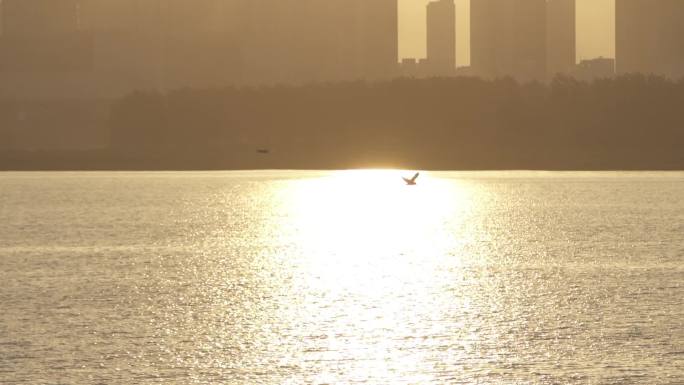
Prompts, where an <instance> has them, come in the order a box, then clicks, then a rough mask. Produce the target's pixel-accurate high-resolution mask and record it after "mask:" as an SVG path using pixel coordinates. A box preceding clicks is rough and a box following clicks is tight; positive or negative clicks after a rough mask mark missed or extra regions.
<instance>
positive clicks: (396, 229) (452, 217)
mask: <svg viewBox="0 0 684 385" xmlns="http://www.w3.org/2000/svg"><path fill="white" fill-rule="evenodd" d="M412 175H413V172H408V171H406V172H405V171H399V170H363V171H343V172H337V173H333V174H331V175H328V176H324V177H321V178H314V179H303V180H297V181H295V182H293V183H292V184H291V185H290V187H289V191H288V194H287V195H288V197H287V199H285V200H284V202H283V203H284V204H285V205H286V206H288V209H287V211H288V212H289V213H290V216H288V217H286V218H283V222H281V226H287V227H289V233H290V234H292V238H293V239H294V240H295V243H296V244H297V247H298V248H299V251H298V253H299V258H300V262H299V264H298V266H299V267H298V270H299V273H298V278H299V282H298V283H297V284H296V285H295V287H294V288H293V290H294V291H296V292H300V293H304V298H303V299H302V301H303V303H302V305H303V306H302V308H303V309H305V310H304V311H301V312H298V317H299V319H298V321H297V323H298V324H302V325H308V327H309V328H310V334H311V335H312V336H315V337H314V338H312V339H311V340H307V341H309V343H310V344H311V346H310V347H308V348H307V351H308V355H307V357H308V359H310V360H312V361H314V362H318V361H323V362H329V361H339V362H344V361H345V360H354V362H356V364H355V365H354V366H355V373H354V375H353V376H352V377H357V378H359V379H360V380H362V379H363V378H393V379H394V380H395V381H397V383H399V382H402V383H403V382H406V383H421V382H425V381H428V380H429V375H427V374H426V373H423V374H422V375H420V376H417V372H416V371H415V370H414V369H415V368H417V367H422V366H424V365H427V362H429V361H430V359H429V357H424V356H423V354H421V353H420V351H412V352H411V351H409V350H406V349H407V347H408V346H411V345H412V344H414V341H413V340H412V338H413V337H409V336H416V334H418V333H416V330H415V329H416V328H417V327H418V326H417V325H415V324H411V323H407V322H406V320H407V315H409V314H415V315H417V316H418V315H419V316H420V317H423V318H425V317H429V314H434V315H435V316H437V315H438V314H439V313H440V312H442V311H443V309H442V307H441V304H444V303H449V304H450V305H449V306H459V307H463V308H465V307H467V300H466V299H465V298H466V296H462V297H454V296H453V295H452V294H450V293H449V292H448V291H445V290H444V288H443V285H444V283H445V280H444V279H440V278H437V277H438V276H439V275H443V274H444V272H442V271H440V269H442V267H444V266H449V267H451V268H453V267H454V266H458V265H459V263H458V261H457V260H456V259H458V258H459V256H458V255H453V254H451V255H449V253H451V252H453V250H454V247H455V243H459V242H462V241H463V238H464V237H465V238H467V237H469V236H470V235H469V233H468V232H467V231H463V228H464V227H465V224H466V222H467V221H468V220H469V217H470V216H471V215H472V211H473V200H472V196H471V195H472V192H471V191H470V189H469V188H468V186H467V185H465V184H461V183H458V181H455V180H453V179H451V180H446V179H440V178H438V177H434V176H431V175H430V174H429V173H423V174H422V175H421V176H420V178H419V179H418V185H416V186H407V185H406V184H405V183H404V181H403V180H402V176H408V177H411V176H412ZM455 233H460V234H455ZM447 259H448V262H445V260H447ZM286 263H287V262H286ZM436 305H437V306H436ZM408 318H409V319H410V317H408ZM441 327H448V324H443V325H441ZM433 332H434V333H436V334H437V335H446V334H447V333H448V332H447V331H446V330H442V331H439V330H433ZM383 357H384V358H383ZM388 357H392V359H391V360H390V361H393V362H392V363H391V365H392V366H393V367H394V368H393V369H390V368H389V367H388V366H387V365H389V364H390V362H389V361H386V359H387V358H388ZM397 365H399V366H400V367H405V368H406V371H405V372H402V373H397V372H396V370H397V369H396V366H397ZM389 371H393V372H394V373H388V372H389ZM426 375H427V377H425V376H426ZM328 380H330V379H327V378H325V376H324V377H322V378H320V381H322V382H323V383H325V382H326V381H328ZM333 382H334V381H333Z"/></svg>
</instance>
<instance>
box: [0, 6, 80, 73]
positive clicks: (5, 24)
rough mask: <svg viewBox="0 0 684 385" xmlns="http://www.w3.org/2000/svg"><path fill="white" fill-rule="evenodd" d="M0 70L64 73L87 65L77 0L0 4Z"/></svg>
mask: <svg viewBox="0 0 684 385" xmlns="http://www.w3.org/2000/svg"><path fill="white" fill-rule="evenodd" d="M0 7H1V10H0V15H1V16H0V17H2V22H1V23H0V24H1V25H2V34H1V35H2V39H1V40H0V71H2V72H36V71H39V72H65V71H77V70H85V69H87V68H88V67H89V65H90V49H91V45H90V41H89V38H88V36H86V35H84V34H82V33H81V28H80V24H79V2H78V0H59V1H55V0H4V1H2V2H0Z"/></svg>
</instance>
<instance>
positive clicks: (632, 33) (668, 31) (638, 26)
mask: <svg viewBox="0 0 684 385" xmlns="http://www.w3.org/2000/svg"><path fill="white" fill-rule="evenodd" d="M615 10H616V42H615V43H616V44H615V45H616V47H615V48H616V67H617V68H616V69H617V72H618V73H623V74H624V73H632V72H641V73H648V74H658V75H663V76H668V77H671V78H680V77H682V76H684V44H682V39H683V37H684V22H683V20H684V1H681V0H616V3H615Z"/></svg>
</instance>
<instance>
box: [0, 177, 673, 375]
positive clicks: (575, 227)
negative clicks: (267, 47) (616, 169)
mask: <svg viewBox="0 0 684 385" xmlns="http://www.w3.org/2000/svg"><path fill="white" fill-rule="evenodd" d="M400 175H401V173H399V172H396V171H363V172H362V171H348V172H333V173H324V172H226V173H3V174H0V383H1V384H43V383H47V384H97V383H102V384H153V383H154V384H157V383H159V384H161V383H163V384H288V383H290V384H309V383H310V384H336V383H343V384H351V383H367V384H449V383H453V384H461V383H464V384H683V383H684V267H683V266H684V174H681V173H637V174H622V173H522V172H518V173H431V174H426V175H423V176H422V177H421V178H422V179H420V182H421V183H420V184H419V185H418V186H415V187H406V186H402V184H401V183H400V182H401V181H400V178H399V176H400Z"/></svg>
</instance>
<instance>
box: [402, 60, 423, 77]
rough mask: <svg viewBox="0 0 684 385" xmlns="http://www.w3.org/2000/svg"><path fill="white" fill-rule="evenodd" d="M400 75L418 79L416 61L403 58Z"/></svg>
mask: <svg viewBox="0 0 684 385" xmlns="http://www.w3.org/2000/svg"><path fill="white" fill-rule="evenodd" d="M400 73H401V75H402V76H406V77H412V78H414V77H418V76H420V73H419V72H418V61H417V60H416V59H414V58H405V59H402V60H401V65H400Z"/></svg>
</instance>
